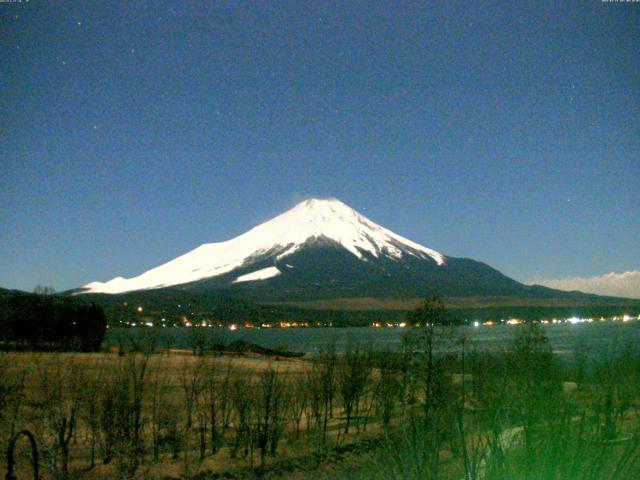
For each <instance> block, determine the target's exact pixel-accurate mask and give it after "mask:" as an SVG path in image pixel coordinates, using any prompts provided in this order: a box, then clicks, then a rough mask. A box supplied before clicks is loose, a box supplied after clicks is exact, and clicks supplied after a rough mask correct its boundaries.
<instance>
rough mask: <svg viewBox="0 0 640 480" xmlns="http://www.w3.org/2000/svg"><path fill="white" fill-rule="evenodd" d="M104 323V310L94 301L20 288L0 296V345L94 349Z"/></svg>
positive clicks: (19, 347) (102, 331) (99, 343)
mask: <svg viewBox="0 0 640 480" xmlns="http://www.w3.org/2000/svg"><path fill="white" fill-rule="evenodd" d="M106 327H107V319H106V316H105V314H104V310H103V309H102V307H100V306H99V305H96V304H93V303H91V304H86V303H83V302H80V301H78V300H75V299H73V298H69V297H55V296H51V295H33V294H27V293H23V292H19V293H18V292H17V293H12V294H5V295H2V296H1V297H0V347H1V348H3V349H5V350H6V349H11V350H14V349H15V350H23V349H25V350H74V351H85V352H88V351H96V350H99V349H100V345H101V343H102V339H103V338H104V335H105V332H106Z"/></svg>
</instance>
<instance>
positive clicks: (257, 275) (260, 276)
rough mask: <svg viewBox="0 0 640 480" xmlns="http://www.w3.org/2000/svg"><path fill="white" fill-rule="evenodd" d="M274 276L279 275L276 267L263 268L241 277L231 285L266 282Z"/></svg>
mask: <svg viewBox="0 0 640 480" xmlns="http://www.w3.org/2000/svg"><path fill="white" fill-rule="evenodd" d="M276 275H280V270H278V268H277V267H267V268H263V269H262V270H257V271H255V272H251V273H247V274H246V275H241V276H239V277H238V278H236V279H235V280H234V281H233V282H231V283H241V282H253V281H255V280H266V279H267V278H271V277H275V276H276Z"/></svg>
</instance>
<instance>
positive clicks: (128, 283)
mask: <svg viewBox="0 0 640 480" xmlns="http://www.w3.org/2000/svg"><path fill="white" fill-rule="evenodd" d="M313 239H326V240H330V241H333V242H335V243H337V244H339V245H340V246H342V247H343V248H345V249H347V250H348V251H349V252H351V253H352V254H353V255H355V256H356V257H358V258H361V259H364V257H363V254H365V253H368V254H370V255H372V256H374V257H378V256H380V255H386V256H388V257H391V258H397V259H399V258H401V257H402V256H403V255H413V256H417V257H421V258H425V259H427V258H430V259H432V260H433V261H435V262H436V263H437V264H438V265H442V264H443V263H444V262H445V257H444V255H442V254H440V253H438V252H436V251H434V250H431V249H429V248H426V247H423V246H422V245H419V244H417V243H414V242H412V241H411V240H408V239H406V238H404V237H401V236H400V235H396V234H395V233H393V232H391V231H390V230H387V229H386V228H383V227H381V226H380V225H378V224H376V223H374V222H372V221H371V220H369V219H367V218H366V217H364V216H363V215H360V214H359V213H358V212H356V211H355V210H354V209H352V208H351V207H349V206H348V205H346V204H344V203H342V202H341V201H339V200H337V199H316V198H312V199H309V200H305V201H303V202H301V203H299V204H298V205H296V206H295V207H293V208H292V209H291V210H288V211H286V212H285V213H283V214H281V215H278V216H277V217H275V218H273V219H271V220H269V221H267V222H265V223H263V224H261V225H258V226H257V227H255V228H252V229H251V230H249V231H248V232H246V233H244V234H242V235H240V236H238V237H236V238H233V239H231V240H228V241H226V242H220V243H207V244H203V245H201V246H200V247H198V248H196V249H195V250H192V251H191V252H189V253H186V254H185V255H182V256H180V257H178V258H176V259H174V260H171V261H170V262H167V263H165V264H163V265H161V266H159V267H156V268H154V269H152V270H149V271H147V272H145V273H143V274H142V275H139V276H137V277H134V278H131V279H124V278H122V277H118V278H114V279H113V280H111V281H109V282H106V283H100V282H92V283H89V284H87V285H85V286H84V287H83V288H84V289H85V290H84V293H88V292H95V293H98V292H103V293H121V292H126V291H132V290H141V289H153V288H161V287H167V286H171V285H179V284H183V283H189V282H194V281H197V280H201V279H204V278H210V277H216V276H219V275H222V274H225V273H228V272H231V271H233V270H235V269H236V268H238V267H241V266H244V267H246V266H249V265H250V264H251V263H252V261H253V260H255V259H257V258H260V257H263V256H264V255H266V254H270V255H275V256H276V258H277V259H281V258H283V257H285V256H287V255H290V254H292V253H294V252H296V251H297V250H299V249H300V248H301V247H302V246H303V245H304V244H305V243H307V242H308V241H309V240H313ZM270 268H271V269H270V270H269V273H270V275H269V277H271V276H275V275H277V274H278V273H277V272H275V271H273V269H277V268H276V267H270ZM263 278H268V277H264V276H261V275H256V277H255V279H256V280H257V279H263ZM236 280H237V281H251V280H254V277H251V274H248V275H243V276H242V277H239V278H238V279H236Z"/></svg>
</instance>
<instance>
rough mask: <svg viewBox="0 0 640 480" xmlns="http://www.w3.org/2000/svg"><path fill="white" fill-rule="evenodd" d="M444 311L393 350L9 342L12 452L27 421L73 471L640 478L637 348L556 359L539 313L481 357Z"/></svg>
mask: <svg viewBox="0 0 640 480" xmlns="http://www.w3.org/2000/svg"><path fill="white" fill-rule="evenodd" d="M439 314H440V307H439V306H438V305H437V304H427V305H425V307H423V308H422V309H419V310H418V311H416V313H415V314H414V315H416V316H418V317H419V320H421V323H422V324H423V325H425V324H426V325H427V326H426V327H422V328H420V329H412V330H411V331H410V332H409V333H408V334H407V336H406V337H405V338H404V341H403V342H402V347H401V348H400V349H398V350H396V351H387V352H370V351H367V350H366V349H363V348H362V347H361V346H358V345H356V344H354V345H352V346H351V348H349V349H348V350H347V351H346V352H345V353H344V354H339V355H338V354H336V353H335V351H333V350H332V349H328V350H327V351H325V352H322V353H321V354H319V355H316V356H314V357H312V358H305V359H292V358H287V359H282V358H278V357H269V358H265V357H262V356H257V355H253V354H250V353H249V354H245V355H244V356H238V355H234V356H229V355H225V354H223V353H221V352H218V353H216V354H205V353H204V352H202V351H198V350H196V351H195V352H182V353H177V352H164V353H158V352H157V351H154V348H153V345H152V344H151V343H148V344H146V345H145V344H143V343H142V344H141V343H138V344H136V350H138V351H137V352H132V351H128V352H127V353H126V354H124V352H123V353H122V354H118V353H111V354H107V353H103V354H70V353H57V354H54V353H3V354H0V442H1V443H0V446H1V447H2V450H3V451H6V450H7V448H8V447H9V446H10V445H12V444H13V443H14V442H13V440H15V439H16V434H17V433H18V432H20V431H21V430H25V429H26V430H28V431H29V432H31V433H32V434H33V437H34V439H35V441H36V444H37V448H38V452H39V469H40V475H41V477H42V478H60V479H66V478H220V476H221V475H222V474H224V475H225V476H226V478H253V477H256V476H266V477H279V476H287V475H291V474H295V475H296V476H303V475H305V472H306V475H310V476H311V477H314V478H318V477H322V476H325V477H327V478H329V477H345V478H347V477H349V478H354V477H355V478H406V479H413V478H416V479H417V478H421V479H423V478H427V479H436V478H443V479H449V478H451V479H460V478H465V479H480V478H483V479H518V478H523V479H529V478H530V479H573V478H587V479H589V478H591V479H627V478H640V437H639V435H638V433H637V432H638V430H639V428H638V427H639V426H640V353H639V352H638V351H637V350H634V348H633V347H631V346H622V347H621V348H618V349H616V350H615V351H612V352H611V353H610V354H609V355H606V356H601V357H598V358H592V357H590V356H589V355H588V352H577V353H576V355H575V358H574V359H573V361H571V362H568V363H566V364H559V363H558V362H557V361H556V358H555V357H554V356H553V355H552V353H551V350H550V348H549V346H548V344H547V341H546V338H545V336H544V331H543V330H542V329H541V328H539V327H538V326H537V325H529V326H522V327H518V328H517V329H516V330H517V333H516V334H515V337H514V339H513V341H512V342H511V344H510V345H509V347H508V348H506V349H505V350H504V351H502V352H494V353H487V352H481V351H476V350H475V347H474V345H471V344H469V342H468V341H467V340H466V339H465V338H464V337H462V338H456V337H453V336H452V335H451V334H450V331H449V330H448V328H447V327H444V326H436V325H435V323H436V322H434V320H436V319H437V317H438V315H439ZM453 347H455V348H453ZM129 350H131V349H129ZM451 352H456V353H451ZM16 445H17V446H16V451H15V454H16V455H15V458H14V460H15V464H16V467H15V473H17V478H20V479H22V478H31V469H32V467H31V466H30V463H29V462H30V458H31V456H30V455H31V454H30V449H29V445H28V442H27V440H26V439H23V438H22V437H18V441H17V443H16ZM347 465H348V468H347ZM6 466H7V464H6V462H5V467H6ZM309 472H312V473H309Z"/></svg>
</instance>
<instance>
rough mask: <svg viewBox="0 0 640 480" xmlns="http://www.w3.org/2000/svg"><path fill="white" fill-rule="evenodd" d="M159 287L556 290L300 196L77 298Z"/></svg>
mask: <svg viewBox="0 0 640 480" xmlns="http://www.w3.org/2000/svg"><path fill="white" fill-rule="evenodd" d="M165 289H172V290H176V289H178V290H182V291H189V292H202V291H208V292H209V291H224V292H225V293H228V294H238V295H243V296H247V297H248V298H250V299H252V300H256V301H260V302H282V301H301V300H321V299H335V298H354V297H373V298H411V297H417V296H424V295H429V294H436V293H437V294H441V295H444V296H503V295H536V296H547V295H548V294H549V293H550V292H555V293H560V292H558V291H555V290H551V289H546V288H544V287H539V286H527V285H523V284H521V283H519V282H517V281H515V280H513V279H511V278H509V277H507V276H505V275H503V274H501V273H500V272H498V271H497V270H495V269H493V268H491V267H490V266H488V265H486V264H484V263H481V262H477V261H474V260H471V259H464V258H454V257H449V256H446V255H443V254H442V253H439V252H437V251H435V250H433V249H431V248H427V247H425V246H422V245H420V244H418V243H415V242H413V241H411V240H409V239H407V238H404V237H402V236H400V235H398V234H396V233H393V232H392V231H390V230H388V229H386V228H384V227H382V226H380V225H378V224H376V223H374V222H373V221H371V220H369V219H368V218H366V217H365V216H363V215H361V214H360V213H358V212H356V211H355V210H354V209H352V208H351V207H349V206H348V205H346V204H344V203H343V202H341V201H339V200H337V199H309V200H305V201H303V202H301V203H299V204H298V205H296V206H295V207H294V208H292V209H291V210H289V211H287V212H285V213H283V214H281V215H279V216H277V217H275V218H273V219H271V220H269V221H267V222H265V223H263V224H261V225H258V226H257V227H255V228H253V229H251V230H249V231H248V232H246V233H244V234H242V235H240V236H238V237H236V238H233V239H231V240H228V241H225V242H220V243H207V244H203V245H201V246H199V247H197V248H196V249H194V250H192V251H190V252H188V253H186V254H184V255H182V256H180V257H178V258H176V259H174V260H171V261H169V262H167V263H165V264H163V265H160V266H158V267H156V268H153V269H151V270H148V271H146V272H144V273H142V274H141V275H138V276H136V277H133V278H128V279H127V278H122V277H117V278H114V279H112V280H110V281H108V282H105V283H101V282H92V283H89V284H87V285H85V286H84V287H82V288H80V289H78V290H77V291H76V293H102V294H120V293H126V292H134V291H159V290H165Z"/></svg>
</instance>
